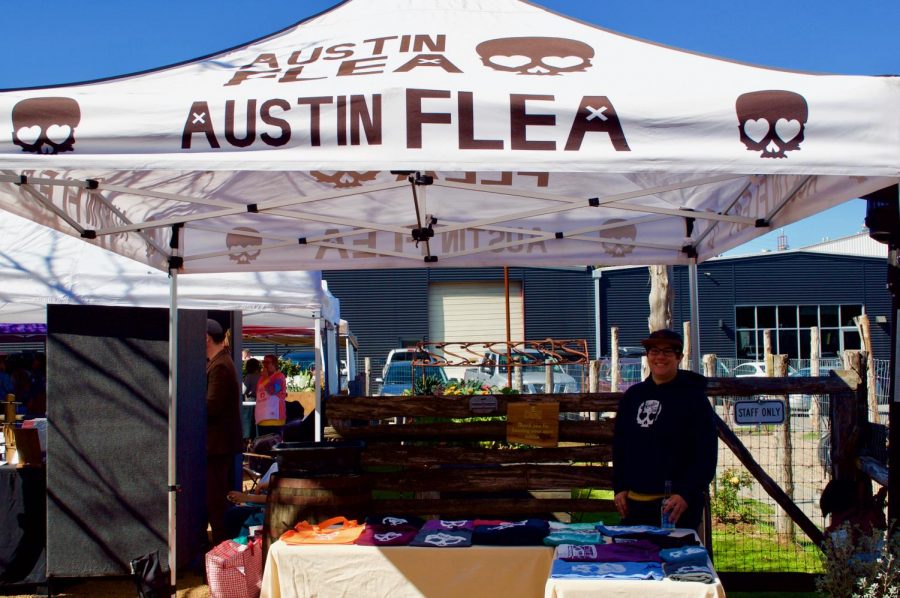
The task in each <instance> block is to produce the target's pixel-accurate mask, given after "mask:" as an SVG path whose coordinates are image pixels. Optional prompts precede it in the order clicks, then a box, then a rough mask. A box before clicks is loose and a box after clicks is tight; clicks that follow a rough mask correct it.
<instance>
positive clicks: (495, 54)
mask: <svg viewBox="0 0 900 598" xmlns="http://www.w3.org/2000/svg"><path fill="white" fill-rule="evenodd" d="M475 51H476V52H478V55H479V56H480V57H481V62H483V63H484V66H486V67H489V68H492V69H494V70H495V71H504V72H507V73H517V74H519V75H560V74H562V73H574V72H579V71H586V70H587V68H588V67H589V66H591V58H593V57H594V49H593V48H592V47H590V46H589V45H587V44H586V43H584V42H580V41H577V40H574V39H565V38H562V37H505V38H500V39H489V40H487V41H485V42H481V43H480V44H478V46H477V47H476V48H475Z"/></svg>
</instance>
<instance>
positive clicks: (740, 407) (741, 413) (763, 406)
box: [734, 401, 784, 426]
mask: <svg viewBox="0 0 900 598" xmlns="http://www.w3.org/2000/svg"><path fill="white" fill-rule="evenodd" d="M734 423H736V424H738V425H740V426H748V425H755V424H783V423H784V403H783V402H781V401H738V402H736V403H735V404H734Z"/></svg>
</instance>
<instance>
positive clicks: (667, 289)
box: [647, 266, 674, 332]
mask: <svg viewBox="0 0 900 598" xmlns="http://www.w3.org/2000/svg"><path fill="white" fill-rule="evenodd" d="M649 270H650V297H649V301H650V317H649V318H647V326H648V327H649V328H650V332H654V331H656V330H661V329H663V328H671V327H672V302H673V299H674V297H673V295H672V287H671V286H670V285H669V279H670V278H671V276H670V275H669V266H649Z"/></svg>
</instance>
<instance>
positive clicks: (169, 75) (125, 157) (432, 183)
mask: <svg viewBox="0 0 900 598" xmlns="http://www.w3.org/2000/svg"><path fill="white" fill-rule="evenodd" d="M535 32H541V33H540V35H536V34H535ZM897 105H900V79H898V78H896V77H851V76H835V75H828V76H826V75H814V74H807V73H793V72H786V71H780V70H773V69H764V68H760V67H755V66H750V65H745V64H739V63H734V62H730V61H726V60H720V59H715V58H711V57H706V56H700V55H697V54H693V53H689V52H683V51H678V50H673V49H671V48H666V47H663V46H659V45H656V44H653V43H649V42H645V41H641V40H636V39H633V38H630V37H627V36H623V35H620V34H615V33H612V32H609V31H606V30H603V29H600V28H597V27H594V26H592V25H588V24H585V23H581V22H578V21H575V20H572V19H569V18H566V17H562V16H559V15H555V14H553V13H549V12H548V11H546V10H545V9H543V8H540V7H538V6H535V5H533V4H529V3H525V2H521V1H519V0H495V1H493V2H491V3H485V2H481V1H477V0H454V1H452V2H448V1H447V0H352V1H349V2H345V3H343V4H340V5H338V6H337V7H335V8H334V9H332V10H330V11H328V12H325V13H323V14H321V15H318V16H316V17H313V18H311V19H309V20H307V21H305V22H303V23H300V24H298V25H296V26H294V27H291V28H288V29H286V30H284V31H281V32H279V33H276V34H274V35H272V36H269V37H266V38H264V39H261V40H257V41H255V42H252V43H250V44H247V45H245V46H242V47H240V48H236V49H232V50H228V51H226V52H223V53H220V54H217V55H215V56H211V57H207V58H203V59H200V60H197V61H194V62H190V63H186V64H182V65H176V66H173V67H168V68H164V69H161V70H158V71H153V72H149V73H145V74H139V75H132V76H126V77H121V78H117V79H112V80H105V81H100V82H93V83H86V84H80V85H71V86H61V87H54V88H48V89H31V90H18V91H8V92H4V93H0V131H11V132H12V135H11V136H9V137H3V135H4V134H3V133H0V207H2V208H4V209H7V210H11V211H14V212H16V213H18V214H20V215H22V216H24V217H27V218H31V219H34V220H37V221H39V222H42V223H45V224H47V225H49V226H52V227H54V228H57V229H59V230H63V231H65V232H68V233H70V234H74V235H76V236H81V237H84V238H86V239H89V240H91V242H93V243H95V244H97V245H100V246H102V247H105V248H107V249H111V250H113V251H116V252H118V253H121V254H123V255H126V256H128V257H131V258H133V259H136V260H138V261H141V262H144V263H146V264H148V265H151V266H153V267H155V268H159V269H163V270H164V269H166V268H167V267H168V266H169V265H170V264H172V265H175V266H178V267H181V268H182V271H183V272H186V273H192V272H218V271H267V270H296V269H305V270H323V269H351V268H384V267H419V266H427V267H462V266H497V265H520V266H559V265H575V264H601V263H602V264H609V265H617V264H647V263H689V262H691V261H693V260H695V259H697V260H704V259H708V258H710V257H713V256H715V255H718V254H720V253H722V252H724V251H726V250H728V249H730V248H732V247H735V246H737V245H739V244H741V243H744V242H746V241H748V240H750V239H752V238H754V237H756V236H758V235H760V234H763V233H765V232H768V231H770V230H773V229H774V228H776V227H779V226H783V225H785V224H788V223H790V222H794V221H796V220H799V219H801V218H804V217H806V216H808V215H810V214H813V213H816V212H819V211H822V210H824V209H827V208H828V207H831V206H833V205H836V204H837V203H840V202H843V201H845V200H847V199H851V198H854V197H858V196H860V195H864V194H866V193H869V192H872V191H874V190H876V189H880V188H883V187H886V186H888V185H890V184H893V183H895V182H896V181H897V179H898V177H900V152H898V148H900V113H898V111H897V110H896V106H897ZM417 173H418V174H417ZM173 255H174V256H175V258H176V259H175V260H170V259H169V258H170V257H171V256H173Z"/></svg>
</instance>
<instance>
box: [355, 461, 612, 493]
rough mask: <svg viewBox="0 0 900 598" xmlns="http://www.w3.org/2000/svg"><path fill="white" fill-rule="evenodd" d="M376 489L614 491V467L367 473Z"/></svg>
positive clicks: (464, 469) (408, 490)
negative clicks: (603, 489) (609, 489)
mask: <svg viewBox="0 0 900 598" xmlns="http://www.w3.org/2000/svg"><path fill="white" fill-rule="evenodd" d="M365 477H366V480H367V484H368V485H369V487H371V488H372V489H373V490H392V491H397V492H403V491H407V492H417V491H424V490H427V491H439V492H451V491H452V492H503V491H510V490H559V489H564V490H565V489H569V488H612V468H611V467H592V466H574V465H535V464H527V465H504V466H494V467H463V468H460V467H449V466H448V467H438V468H435V469H414V470H407V471H399V472H385V473H382V472H379V473H375V474H366V476H365Z"/></svg>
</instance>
